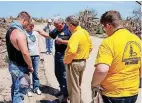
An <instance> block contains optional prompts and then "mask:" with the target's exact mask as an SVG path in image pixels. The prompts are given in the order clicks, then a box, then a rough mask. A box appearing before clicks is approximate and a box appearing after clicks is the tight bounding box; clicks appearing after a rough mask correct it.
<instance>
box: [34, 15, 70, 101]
mask: <svg viewBox="0 0 142 103" xmlns="http://www.w3.org/2000/svg"><path fill="white" fill-rule="evenodd" d="M53 22H54V26H55V27H56V28H55V29H54V30H53V31H52V32H50V33H49V34H47V33H46V32H44V31H43V30H37V31H38V32H39V33H40V34H43V35H44V36H46V37H51V38H53V39H55V58H54V60H55V75H56V77H57V80H58V82H59V84H60V88H61V92H60V93H61V94H63V95H64V99H63V101H64V100H65V99H66V98H67V97H68V92H67V85H66V70H65V64H64V62H63V58H64V53H65V50H66V47H67V44H68V40H69V38H70V36H71V32H70V31H69V29H68V27H67V25H66V24H65V22H64V19H62V18H61V17H56V18H55V19H54V21H53ZM62 103H66V102H62Z"/></svg>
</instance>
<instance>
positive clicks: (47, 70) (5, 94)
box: [0, 24, 142, 103]
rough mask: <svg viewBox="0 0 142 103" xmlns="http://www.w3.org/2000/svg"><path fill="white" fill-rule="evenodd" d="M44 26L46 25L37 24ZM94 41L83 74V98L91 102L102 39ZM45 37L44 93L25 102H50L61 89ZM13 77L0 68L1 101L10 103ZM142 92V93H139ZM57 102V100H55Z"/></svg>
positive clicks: (41, 65) (42, 54)
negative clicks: (47, 50)
mask: <svg viewBox="0 0 142 103" xmlns="http://www.w3.org/2000/svg"><path fill="white" fill-rule="evenodd" d="M37 26H38V27H40V28H43V27H44V26H45V24H44V25H37ZM91 39H92V42H93V51H92V52H91V55H90V58H89V59H88V60H87V67H86V70H85V72H84V75H83V82H82V87H81V88H82V91H81V92H82V99H83V101H84V103H90V102H91V79H92V75H93V72H94V67H93V65H94V61H95V58H96V55H97V50H98V47H99V45H100V43H101V41H102V39H100V38H97V37H91ZM44 40H45V39H44V38H42V37H41V38H40V40H39V41H40V50H41V52H42V53H41V55H40V56H41V62H40V67H39V79H40V87H41V88H40V89H41V91H42V95H36V94H34V96H33V97H28V96H27V95H26V96H25V100H24V103H48V101H49V100H50V101H53V100H56V99H57V98H56V97H55V96H54V94H55V93H57V92H58V91H59V84H58V82H57V79H56V77H55V74H54V56H53V55H47V54H45V43H44V42H45V41H44ZM10 87H11V77H10V74H9V72H8V69H7V68H0V103H8V101H10V100H11V97H10ZM139 94H140V93H139ZM55 103H56V102H55ZM137 103H142V101H141V95H139V97H138V100H137Z"/></svg>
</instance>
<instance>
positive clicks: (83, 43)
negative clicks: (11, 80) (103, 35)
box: [64, 16, 92, 103]
mask: <svg viewBox="0 0 142 103" xmlns="http://www.w3.org/2000/svg"><path fill="white" fill-rule="evenodd" d="M66 24H67V26H68V28H69V30H70V31H71V32H72V36H71V38H70V39H69V41H68V45H67V49H66V51H65V56H64V63H65V64H67V71H66V72H67V88H68V94H69V98H70V101H71V103H82V101H81V90H80V86H81V82H82V75H83V71H84V69H85V66H86V59H87V58H89V54H90V51H91V49H92V41H91V39H90V35H89V33H88V32H87V31H86V30H85V29H83V28H81V27H80V26H79V21H78V19H77V18H76V17H75V16H69V17H67V18H66Z"/></svg>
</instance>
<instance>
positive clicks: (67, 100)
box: [61, 97, 70, 103]
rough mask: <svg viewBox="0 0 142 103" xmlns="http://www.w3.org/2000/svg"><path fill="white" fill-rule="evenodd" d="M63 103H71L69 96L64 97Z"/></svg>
mask: <svg viewBox="0 0 142 103" xmlns="http://www.w3.org/2000/svg"><path fill="white" fill-rule="evenodd" d="M61 103H70V100H69V98H68V97H66V98H63V99H62V102H61Z"/></svg>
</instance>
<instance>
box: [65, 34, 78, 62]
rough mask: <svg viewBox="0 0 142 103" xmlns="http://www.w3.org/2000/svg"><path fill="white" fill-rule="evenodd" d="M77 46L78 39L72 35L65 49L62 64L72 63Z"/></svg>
mask: <svg viewBox="0 0 142 103" xmlns="http://www.w3.org/2000/svg"><path fill="white" fill-rule="evenodd" d="M78 45H79V38H78V37H76V36H75V35H72V37H71V38H70V40H69V41H68V46H67V49H66V53H65V57H64V62H66V63H71V62H72V60H73V59H74V56H75V54H76V52H77V49H78Z"/></svg>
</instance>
